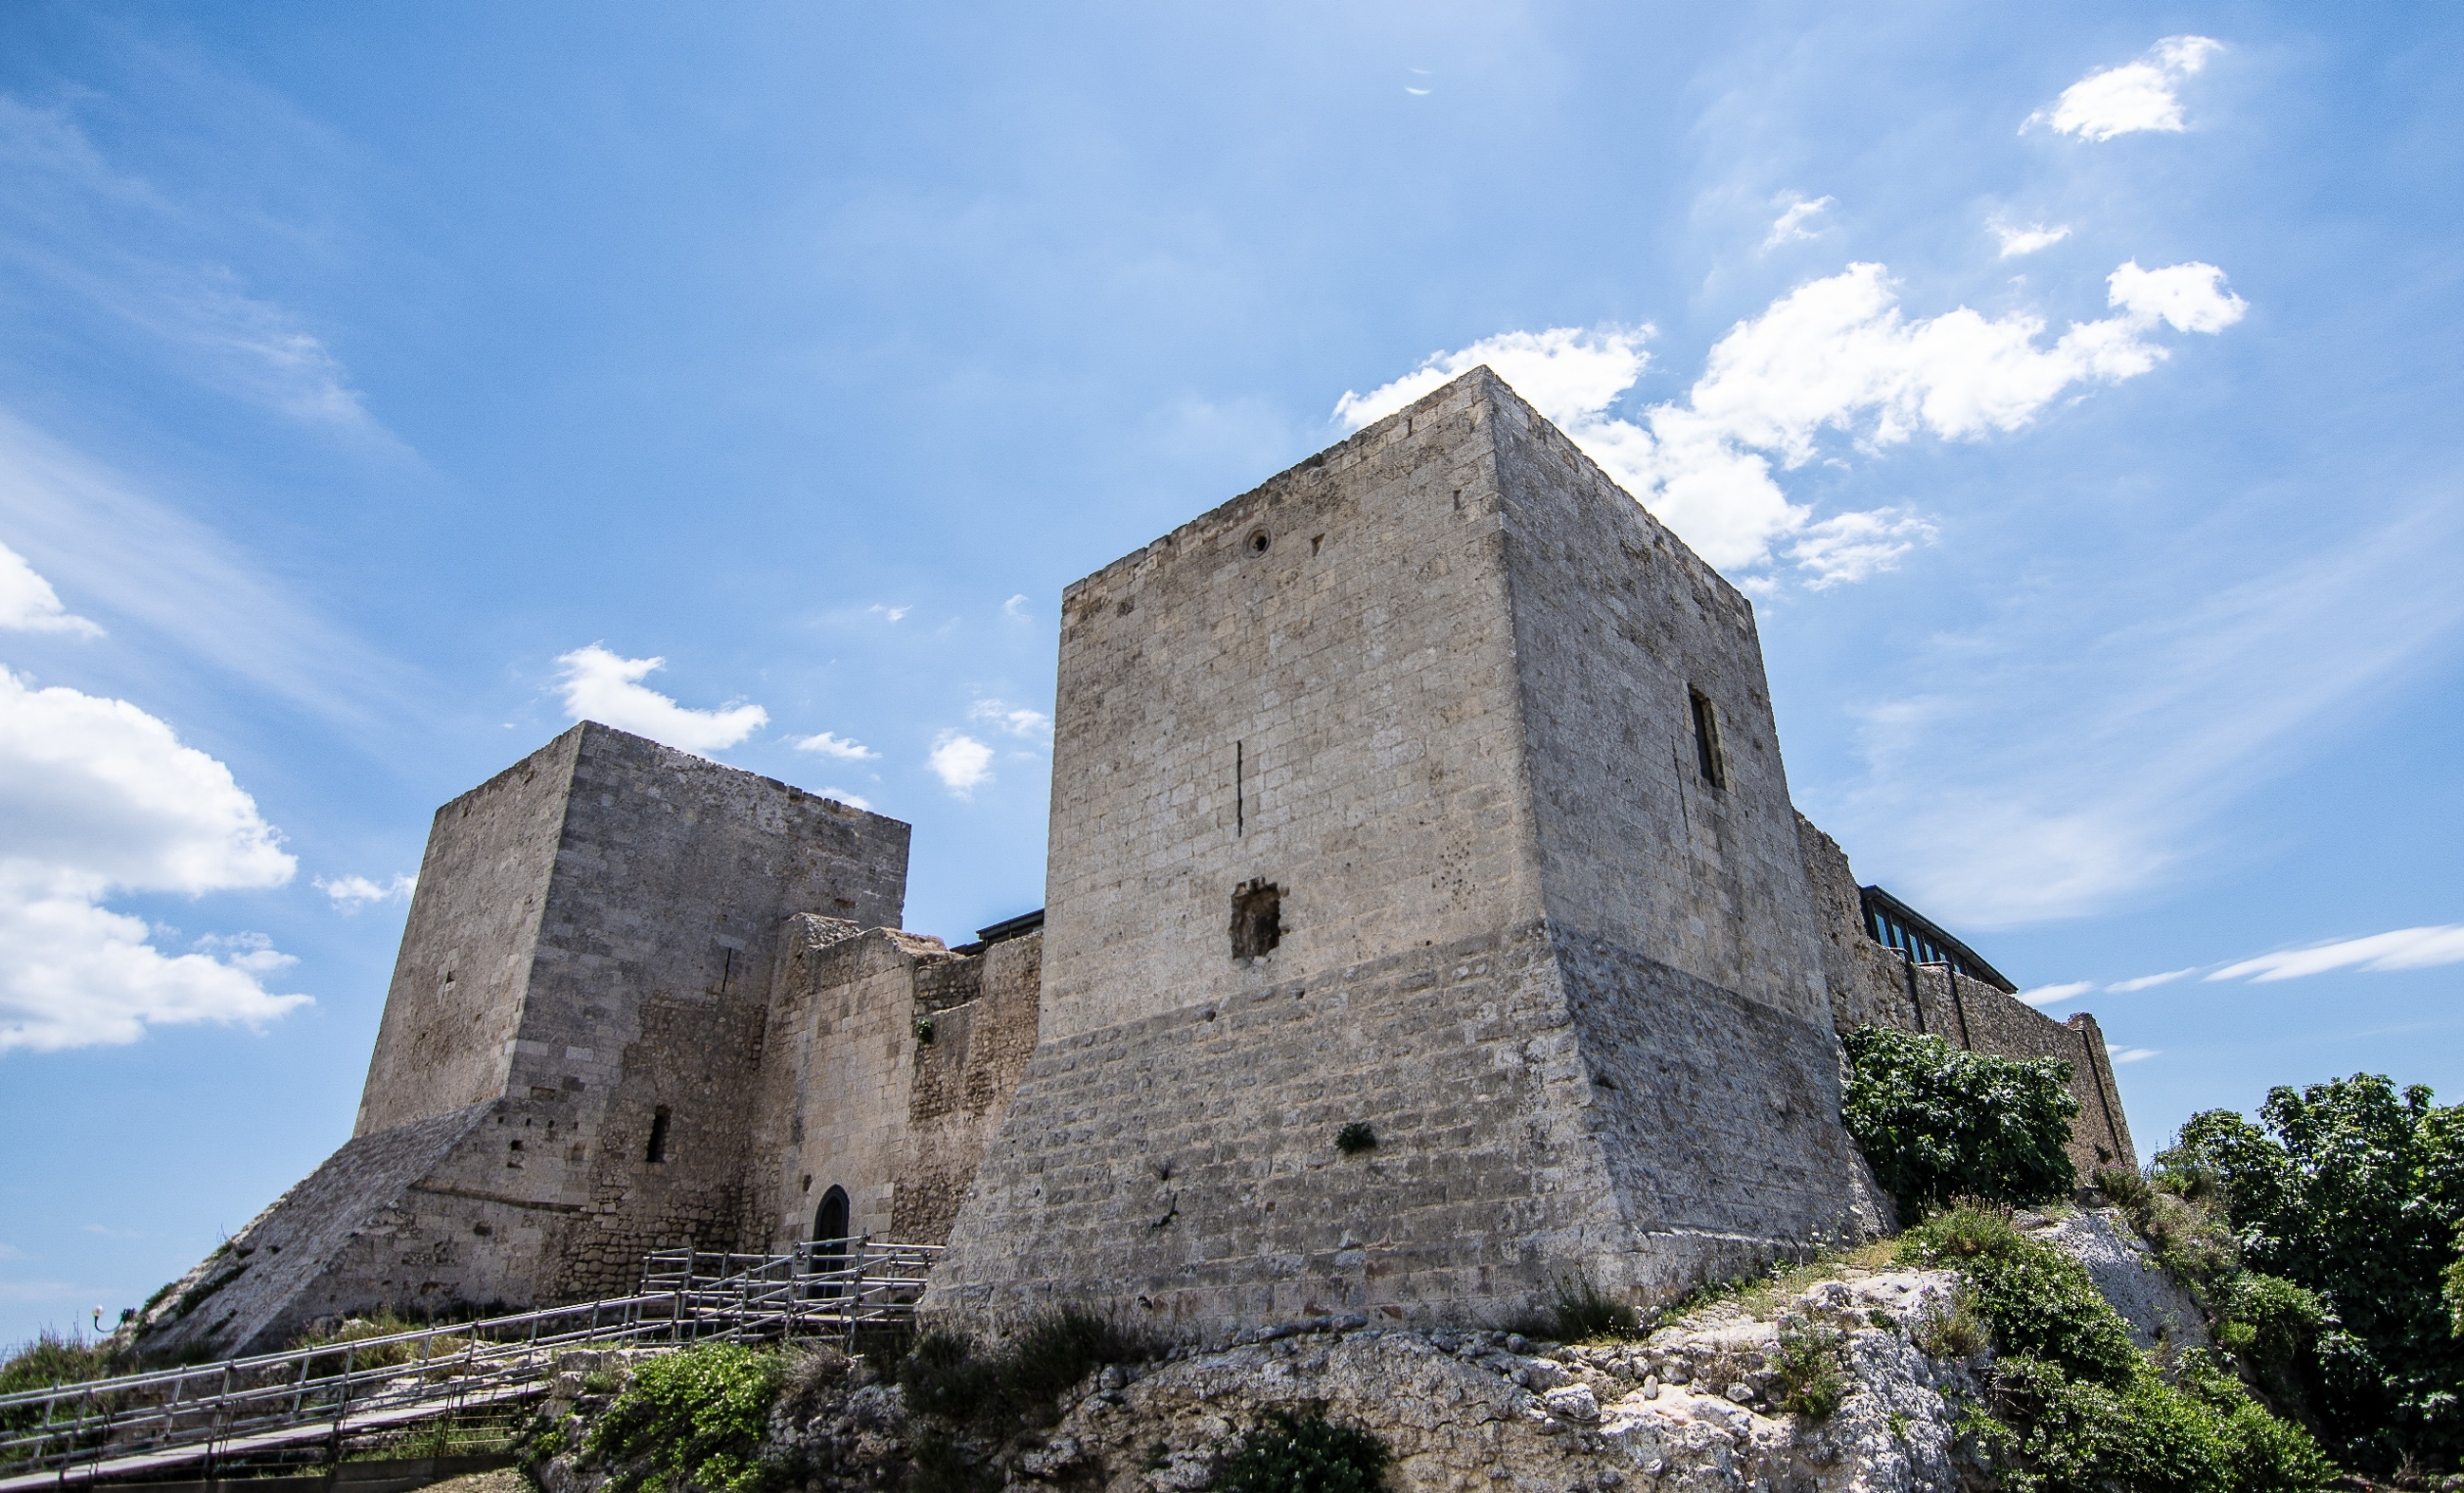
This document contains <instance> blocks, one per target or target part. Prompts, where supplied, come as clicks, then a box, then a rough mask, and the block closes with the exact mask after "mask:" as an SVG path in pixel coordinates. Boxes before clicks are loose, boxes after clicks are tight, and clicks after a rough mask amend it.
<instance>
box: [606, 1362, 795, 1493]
mask: <svg viewBox="0 0 2464 1493" xmlns="http://www.w3.org/2000/svg"><path fill="white" fill-rule="evenodd" d="M780 1379H781V1366H780V1363H779V1357H778V1355H777V1354H776V1353H774V1352H765V1351H761V1350H757V1349H753V1348H748V1347H745V1346H744V1345H742V1344H741V1343H732V1342H712V1343H701V1344H698V1345H696V1346H694V1347H690V1348H686V1349H684V1350H682V1351H681V1352H676V1353H670V1354H668V1355H666V1356H664V1357H661V1358H654V1359H650V1360H648V1361H647V1362H645V1363H643V1364H642V1365H641V1366H640V1367H639V1368H637V1369H635V1370H634V1371H633V1381H632V1383H631V1384H629V1385H628V1386H627V1387H626V1389H625V1392H624V1393H622V1394H620V1395H618V1396H617V1397H616V1403H615V1404H613V1405H611V1406H609V1407H608V1413H607V1415H606V1417H605V1418H604V1419H602V1420H601V1421H600V1422H599V1423H598V1425H597V1426H596V1427H595V1428H593V1429H592V1431H591V1433H590V1450H591V1451H592V1452H593V1453H595V1454H597V1456H598V1457H599V1458H600V1459H601V1460H602V1461H604V1462H605V1463H606V1464H607V1465H608V1468H609V1470H610V1471H611V1472H612V1473H614V1482H613V1484H612V1486H613V1487H614V1488H615V1489H616V1493H635V1490H636V1489H640V1488H643V1487H645V1486H649V1485H650V1484H652V1483H653V1481H654V1480H655V1481H656V1482H657V1483H658V1484H659V1485H661V1486H664V1487H667V1488H671V1489H673V1488H680V1487H683V1486H684V1485H686V1484H690V1485H691V1486H693V1487H695V1488H699V1489H703V1490H707V1493H760V1490H762V1489H764V1488H766V1487H767V1486H769V1485H770V1484H771V1483H773V1482H775V1481H776V1480H777V1471H778V1470H777V1469H774V1468H772V1467H770V1466H768V1465H767V1464H766V1463H764V1462H763V1461H762V1460H761V1455H760V1454H761V1447H762V1436H763V1433H764V1431H765V1430H766V1429H767V1426H768V1422H769V1412H770V1405H771V1404H772V1402H774V1401H775V1400H776V1399H777V1398H778V1390H779V1383H780Z"/></svg>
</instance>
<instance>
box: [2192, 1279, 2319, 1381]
mask: <svg viewBox="0 0 2464 1493" xmlns="http://www.w3.org/2000/svg"><path fill="white" fill-rule="evenodd" d="M2333 1320H2334V1314H2333V1313H2331V1312H2330V1311H2329V1310H2328V1309H2327V1302H2326V1300H2325V1298H2323V1297H2321V1296H2320V1295H2319V1293H2318V1292H2316V1291H2314V1290H2310V1289H2307V1288H2305V1287H2303V1286H2300V1285H2296V1284H2294V1283H2292V1282H2290V1281H2286V1280H2281V1279H2279V1278H2277V1277H2275V1276H2268V1275H2261V1274H2259V1273H2258V1272H2257V1271H2255V1270H2252V1271H2244V1272H2243V1273H2242V1274H2241V1275H2239V1276H2236V1277H2235V1278H2234V1280H2233V1283H2232V1284H2231V1285H2230V1286H2228V1287H2227V1288H2226V1291H2225V1297H2224V1321H2223V1324H2222V1329H2221V1330H2219V1331H2218V1333H2217V1338H2218V1340H2219V1341H2221V1340H2222V1339H2223V1335H2224V1333H2225V1332H2226V1331H2230V1332H2232V1333H2233V1335H2234V1336H2235V1337H2236V1338H2239V1339H2240V1340H2241V1345H2239V1346H2235V1347H2234V1348H2233V1352H2234V1353H2235V1354H2236V1355H2237V1356H2239V1357H2242V1358H2246V1359H2248V1360H2250V1361H2251V1363H2253V1364H2254V1365H2290V1364H2293V1363H2296V1362H2298V1361H2299V1360H2300V1359H2301V1356H2302V1355H2303V1354H2304V1353H2306V1352H2308V1351H2309V1348H2310V1345H2311V1344H2312V1343H2314V1342H2316V1341H2317V1340H2318V1335H2319V1333H2320V1332H2321V1331H2322V1330H2324V1329H2325V1328H2326V1327H2327V1325H2328V1324H2329V1323H2330V1322H2331V1321H2333Z"/></svg>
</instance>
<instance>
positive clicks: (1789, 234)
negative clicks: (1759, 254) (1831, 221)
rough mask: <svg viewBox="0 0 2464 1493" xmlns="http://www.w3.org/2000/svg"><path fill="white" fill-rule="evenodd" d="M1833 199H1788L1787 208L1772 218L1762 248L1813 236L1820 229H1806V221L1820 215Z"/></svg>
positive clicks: (1775, 247) (1770, 247)
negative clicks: (1768, 233) (1768, 232)
mask: <svg viewBox="0 0 2464 1493" xmlns="http://www.w3.org/2000/svg"><path fill="white" fill-rule="evenodd" d="M1834 201H1835V199H1833V198H1829V197H1818V198H1816V199H1814V200H1813V201H1812V202H1805V201H1802V200H1793V201H1790V203H1789V206H1788V210H1786V211H1784V212H1782V213H1781V214H1780V215H1779V216H1778V217H1776V218H1774V219H1773V220H1772V223H1771V233H1770V235H1769V236H1768V237H1766V238H1765V239H1764V240H1763V241H1762V247H1763V249H1764V250H1765V251H1769V250H1773V249H1777V248H1779V247H1780V246H1781V245H1783V244H1786V243H1790V242H1791V241H1793V240H1796V239H1810V238H1812V237H1814V235H1815V234H1816V233H1819V232H1821V230H1820V229H1808V228H1807V227H1806V226H1805V225H1806V223H1807V222H1809V221H1810V220H1812V219H1813V218H1815V217H1818V216H1820V215H1821V214H1822V212H1823V210H1824V209H1826V208H1829V207H1830V206H1831V205H1832V203H1833V202H1834Z"/></svg>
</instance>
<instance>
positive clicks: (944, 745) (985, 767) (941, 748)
mask: <svg viewBox="0 0 2464 1493" xmlns="http://www.w3.org/2000/svg"><path fill="white" fill-rule="evenodd" d="M924 765H925V766H926V767H928V768H930V769H932V770H933V775H934V776H936V777H938V778H940V779H941V781H942V786H944V787H946V788H948V789H949V790H950V793H951V796H952V797H953V798H961V799H972V798H974V797H975V790H976V789H978V788H981V787H983V786H984V785H985V784H986V783H989V782H991V781H992V780H993V749H992V748H991V747H988V746H986V745H985V744H984V743H983V742H981V741H978V740H976V739H975V738H974V737H973V736H968V735H964V734H962V733H960V732H958V731H943V732H942V733H941V734H940V735H938V736H936V737H934V738H933V749H932V752H931V753H930V754H929V755H928V756H927V757H926V758H925V759H924Z"/></svg>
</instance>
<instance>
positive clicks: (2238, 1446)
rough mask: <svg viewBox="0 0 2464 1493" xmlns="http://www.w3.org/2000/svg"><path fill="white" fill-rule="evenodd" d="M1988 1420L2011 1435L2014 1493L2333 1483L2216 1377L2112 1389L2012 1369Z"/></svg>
mask: <svg viewBox="0 0 2464 1493" xmlns="http://www.w3.org/2000/svg"><path fill="white" fill-rule="evenodd" d="M1993 1409H1994V1412H1995V1414H1996V1416H1997V1417H1998V1418H1999V1419H2000V1420H2001V1421H2002V1423H2004V1424H2005V1425H2007V1426H2009V1427H2010V1428H2011V1431H2012V1434H2011V1437H2010V1438H2009V1440H2008V1441H2006V1442H2005V1443H2004V1446H2003V1448H2002V1452H2003V1459H2002V1460H2007V1461H2008V1463H2009V1464H2010V1467H2009V1470H2008V1472H2007V1473H2006V1482H2007V1485H2008V1486H2009V1487H2010V1488H2011V1489H2012V1493H2111V1490H2115V1489H2128V1490H2130V1493H2307V1490H2310V1489H2316V1488H2321V1487H2324V1486H2327V1485H2328V1484H2329V1483H2330V1482H2332V1481H2333V1480H2334V1479H2335V1477H2336V1470H2335V1469H2334V1468H2333V1467H2332V1466H2330V1465H2329V1463H2328V1462H2327V1460H2326V1459H2325V1458H2324V1457H2322V1456H2321V1455H2319V1451H2318V1447H2317V1444H2316V1443H2315V1442H2313V1441H2311V1440H2310V1438H2309V1436H2308V1434H2307V1433H2306V1432H2304V1431H2303V1430H2302V1429H2301V1427H2300V1426H2298V1425H2293V1424H2291V1423H2287V1422H2284V1421H2279V1420H2277V1419H2276V1418H2275V1417H2273V1416H2271V1415H2269V1414H2267V1412H2266V1411H2265V1410H2264V1409H2262V1408H2261V1407H2260V1406H2258V1405H2257V1404H2256V1403H2255V1402H2253V1401H2252V1400H2251V1399H2250V1397H2249V1396H2248V1395H2247V1394H2246V1393H2244V1392H2243V1391H2242V1389H2241V1387H2240V1385H2239V1384H2237V1383H2235V1382H2234V1380H2233V1379H2232V1378H2231V1377H2230V1376H2225V1375H2222V1374H2220V1373H2212V1374H2207V1375H2202V1376H2193V1375H2190V1374H2185V1375H2184V1376H2183V1383H2182V1385H2180V1386H2178V1387H2177V1386H2172V1385H2167V1384H2165V1383H2164V1382H2163V1381H2162V1379H2159V1378H2158V1377H2157V1376H2155V1375H2154V1374H2152V1373H2145V1372H2143V1373H2140V1374H2138V1375H2136V1376H2132V1377H2131V1379H2130V1380H2129V1381H2128V1382H2127V1383H2123V1384H2118V1385H2115V1384H2102V1383H2096V1382H2093V1381H2089V1380H2083V1379H2078V1378H2074V1377H2072V1376H2069V1375H2066V1374H2064V1373H2063V1372H2062V1370H2061V1369H2060V1368H2058V1367H2056V1366H2055V1365H2053V1364H2049V1363H2045V1362H2042V1361H2040V1360H2036V1359H2029V1358H2008V1359H2004V1360H2002V1361H2001V1362H2000V1363H1998V1364H1996V1365H1995V1367H1994V1372H1993Z"/></svg>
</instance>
